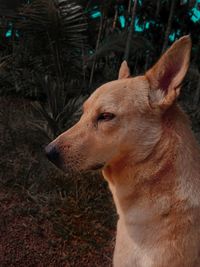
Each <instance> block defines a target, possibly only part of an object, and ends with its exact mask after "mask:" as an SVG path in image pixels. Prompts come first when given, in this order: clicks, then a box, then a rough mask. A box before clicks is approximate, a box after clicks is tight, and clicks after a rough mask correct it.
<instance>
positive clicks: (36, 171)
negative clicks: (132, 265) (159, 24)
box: [0, 97, 200, 267]
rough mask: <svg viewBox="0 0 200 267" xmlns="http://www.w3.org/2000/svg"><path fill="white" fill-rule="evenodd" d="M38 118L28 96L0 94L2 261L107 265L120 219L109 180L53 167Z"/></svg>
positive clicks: (4, 265) (7, 264)
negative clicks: (69, 173) (65, 173)
mask: <svg viewBox="0 0 200 267" xmlns="http://www.w3.org/2000/svg"><path fill="white" fill-rule="evenodd" d="M188 112H189V113H190V111H188ZM192 120H193V129H194V130H195V132H196V135H197V137H198V138H199V140H200V125H199V119H196V118H195V116H193V114H192ZM42 123H43V122H42V121H41V119H40V117H39V116H38V115H37V114H35V113H34V112H33V110H32V108H31V104H30V101H28V100H21V99H17V98H12V97H9V98H5V97H1V98H0V134H1V138H0V149H1V151H0V155H1V156H0V170H1V172H0V174H1V177H0V266H1V267H11V266H13V267H23V266H26V267H27V266H41V267H42V266H44V267H46V266H52V267H53V266H57V267H62V266H66V267H68V266H69V267H79V266H80V267H86V266H87V267H96V266H98V267H104V266H111V262H112V254H113V246H114V241H115V240H114V237H115V229H116V221H117V216H116V213H115V209H114V206H113V202H112V197H111V195H110V193H109V190H108V188H107V184H106V183H105V181H104V180H103V179H102V177H101V176H100V175H99V174H94V173H90V174H87V175H86V174H85V175H81V176H80V175H79V176H76V177H72V176H67V175H64V174H63V173H62V172H60V171H59V170H57V169H56V168H55V167H54V166H53V165H51V164H50V163H49V162H48V161H47V160H46V158H45V156H44V153H43V147H44V146H45V144H47V143H48V140H47V139H45V138H44V136H43V135H42V133H41V132H40V131H38V130H36V128H35V127H34V125H33V124H42Z"/></svg>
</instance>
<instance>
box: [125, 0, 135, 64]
mask: <svg viewBox="0 0 200 267" xmlns="http://www.w3.org/2000/svg"><path fill="white" fill-rule="evenodd" d="M136 8H137V0H135V1H134V5H133V8H132V13H131V23H130V28H129V32H128V37H127V40H126V49H125V53H124V60H126V61H127V62H128V58H129V54H130V47H131V39H132V34H133V29H134V26H135V25H134V22H135V14H136Z"/></svg>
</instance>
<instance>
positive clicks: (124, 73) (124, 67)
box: [118, 60, 131, 79]
mask: <svg viewBox="0 0 200 267" xmlns="http://www.w3.org/2000/svg"><path fill="white" fill-rule="evenodd" d="M130 76H131V75H130V70H129V67H128V64H127V62H126V60H124V61H123V62H122V64H121V66H120V69H119V74H118V79H125V78H129V77H130Z"/></svg>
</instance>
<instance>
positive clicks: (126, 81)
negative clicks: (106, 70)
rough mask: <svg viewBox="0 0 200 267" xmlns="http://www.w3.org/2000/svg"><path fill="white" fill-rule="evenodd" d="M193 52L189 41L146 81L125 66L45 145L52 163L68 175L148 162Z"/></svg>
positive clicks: (169, 54) (165, 57)
mask: <svg viewBox="0 0 200 267" xmlns="http://www.w3.org/2000/svg"><path fill="white" fill-rule="evenodd" d="M190 50H191V41H190V38H189V37H188V36H185V37H183V38H181V39H179V40H178V41H177V42H175V43H174V44H173V45H172V46H171V47H170V49H168V50H167V52H166V53H165V54H164V55H163V56H162V57H161V58H160V60H159V61H158V62H157V63H156V64H155V65H154V66H153V67H152V68H151V69H150V70H149V71H147V73H146V74H145V75H144V76H137V77H134V78H131V77H130V73H129V69H128V66H127V63H126V62H123V63H122V65H121V68H120V71H119V77H118V78H119V79H118V80H116V81H112V82H109V83H106V84H104V85H103V86H101V87H100V88H98V89H97V90H96V91H95V92H94V93H93V94H92V95H91V96H90V97H89V99H88V100H87V101H86V102H85V103H84V105H83V115H82V117H81V119H80V121H79V122H78V123H77V124H76V125H74V126H73V127H72V128H71V129H69V130H68V131H66V132H64V133H63V134H61V135H60V136H58V137H57V138H56V139H55V140H54V141H53V142H51V143H50V144H49V145H48V146H47V148H46V153H47V156H48V158H49V159H50V160H51V161H52V162H53V163H55V164H56V165H57V166H59V167H61V168H62V169H64V170H66V171H83V170H94V169H100V168H104V167H105V166H108V165H110V164H113V163H114V162H119V160H122V159H127V160H129V159H131V161H132V162H138V161H141V160H143V159H144V158H146V157H147V156H148V155H149V154H150V153H151V151H152V149H153V148H154V146H155V145H156V143H157V142H158V141H159V139H160V137H161V134H162V123H161V121H162V117H163V115H164V114H165V112H166V110H168V109H169V108H170V106H171V105H172V104H173V103H174V101H175V99H176V98H177V96H178V95H179V92H180V84H181V82H182V80H183V78H184V76H185V74H186V71H187V68H188V64H189V57H190Z"/></svg>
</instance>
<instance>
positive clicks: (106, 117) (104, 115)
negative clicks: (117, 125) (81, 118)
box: [97, 112, 115, 121]
mask: <svg viewBox="0 0 200 267" xmlns="http://www.w3.org/2000/svg"><path fill="white" fill-rule="evenodd" d="M114 117H115V115H114V114H113V113H109V112H104V113H101V114H100V115H99V116H98V118H97V121H110V120H112V119H113V118H114Z"/></svg>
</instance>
